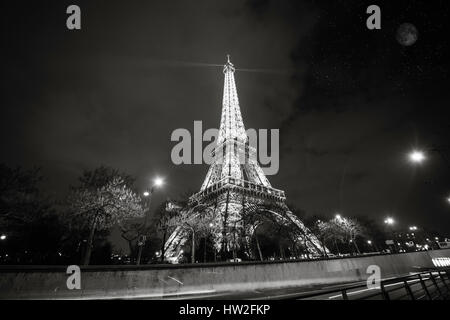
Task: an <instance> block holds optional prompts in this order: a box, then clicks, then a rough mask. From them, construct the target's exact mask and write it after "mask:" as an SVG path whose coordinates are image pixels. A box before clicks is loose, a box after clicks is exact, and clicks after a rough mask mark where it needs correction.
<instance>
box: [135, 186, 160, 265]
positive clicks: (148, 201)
mask: <svg viewBox="0 0 450 320" xmlns="http://www.w3.org/2000/svg"><path fill="white" fill-rule="evenodd" d="M163 184H164V180H163V179H162V178H160V177H156V178H155V179H154V180H153V185H152V187H151V188H150V189H149V190H145V191H144V192H143V196H144V197H145V202H146V203H145V207H146V209H147V210H146V212H145V216H144V225H143V229H144V232H145V231H146V229H147V226H148V213H149V211H150V204H151V201H152V195H153V191H154V190H155V188H159V187H161V186H162V185H163ZM146 240H147V236H146V235H145V234H140V235H139V239H138V246H139V250H138V256H137V259H136V264H137V265H140V264H141V256H142V250H143V248H144V245H145V241H146Z"/></svg>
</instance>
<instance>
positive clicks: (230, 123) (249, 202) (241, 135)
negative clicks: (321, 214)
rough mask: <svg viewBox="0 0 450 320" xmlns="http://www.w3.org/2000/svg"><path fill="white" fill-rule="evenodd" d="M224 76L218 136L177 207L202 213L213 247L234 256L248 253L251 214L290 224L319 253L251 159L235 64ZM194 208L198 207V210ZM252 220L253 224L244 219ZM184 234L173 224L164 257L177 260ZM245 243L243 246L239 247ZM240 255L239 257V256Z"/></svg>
mask: <svg viewBox="0 0 450 320" xmlns="http://www.w3.org/2000/svg"><path fill="white" fill-rule="evenodd" d="M223 73H224V75H225V82H224V89H223V102H222V117H221V121H220V129H219V136H218V138H217V141H216V146H215V148H214V150H213V152H212V157H213V162H212V164H211V166H210V168H209V170H208V173H207V174H206V178H205V180H204V182H203V184H202V186H201V188H200V191H199V192H198V193H196V194H194V195H192V196H191V197H190V199H189V205H188V206H187V207H186V208H183V209H182V210H184V211H185V212H188V213H189V215H190V217H192V216H193V215H199V216H198V217H199V218H200V219H202V216H203V217H205V219H206V217H208V218H209V219H210V220H209V221H212V223H211V222H210V227H211V230H215V233H214V234H213V236H214V246H215V250H216V251H217V252H221V253H222V259H223V256H226V257H228V258H229V257H230V254H228V255H227V253H231V252H232V254H233V258H236V257H237V256H236V249H237V248H239V249H240V250H241V252H242V250H243V251H245V252H246V255H247V257H253V258H255V257H256V256H257V255H256V254H255V253H252V252H250V251H251V250H250V249H249V248H250V246H249V242H250V241H251V237H252V235H253V234H254V232H255V230H256V228H257V227H258V222H257V218H258V217H253V218H255V219H252V217H251V215H261V214H262V212H264V213H265V215H266V216H267V215H268V216H270V217H271V218H272V221H275V223H279V224H282V225H285V226H290V227H293V226H294V228H296V229H297V230H298V231H299V233H298V234H299V237H300V238H302V239H301V240H303V243H304V246H305V247H306V248H307V250H308V252H309V253H312V254H315V255H318V254H320V248H321V244H320V242H319V241H318V239H317V238H316V237H315V236H314V235H313V234H312V233H311V232H310V231H309V230H308V229H307V228H306V227H305V226H304V225H303V223H302V222H301V221H300V220H299V219H298V218H297V217H296V216H295V215H293V214H292V212H291V211H290V210H289V208H288V207H287V206H286V204H285V200H286V197H285V194H284V191H282V190H278V189H275V188H273V187H272V186H271V184H270V182H269V180H268V179H267V177H266V176H265V174H264V172H263V170H262V168H261V167H260V166H259V164H258V162H257V158H256V149H255V147H254V146H252V145H250V144H249V138H248V136H247V133H246V131H245V127H244V122H243V121H242V115H241V110H240V107H239V99H238V95H237V90H236V83H235V80H234V73H235V68H234V65H233V64H232V63H231V61H230V56H229V55H228V61H227V63H226V64H225V65H224V67H223ZM198 208H201V209H200V210H198ZM246 221H254V222H256V223H247V224H246ZM188 239H189V230H188V229H186V228H183V227H182V226H178V227H177V228H176V230H175V231H174V232H173V233H172V235H171V236H170V237H169V239H168V241H167V242H166V244H165V259H166V260H167V261H170V262H175V263H176V262H178V259H179V258H180V256H181V254H182V253H183V251H182V247H183V246H184V245H185V244H186V242H187V240H188ZM244 247H245V248H244ZM244 258H245V257H244Z"/></svg>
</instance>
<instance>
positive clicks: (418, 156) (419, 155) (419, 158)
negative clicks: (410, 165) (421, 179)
mask: <svg viewBox="0 0 450 320" xmlns="http://www.w3.org/2000/svg"><path fill="white" fill-rule="evenodd" d="M409 160H410V161H411V162H414V163H422V162H423V161H424V160H425V154H424V153H423V152H422V151H419V150H413V151H412V152H411V153H410V154H409Z"/></svg>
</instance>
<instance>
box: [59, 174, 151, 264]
mask: <svg viewBox="0 0 450 320" xmlns="http://www.w3.org/2000/svg"><path fill="white" fill-rule="evenodd" d="M83 178H87V180H86V183H84V184H82V185H81V186H80V187H78V188H73V189H72V191H71V193H70V195H69V197H68V204H69V207H70V214H69V215H68V219H70V220H75V221H77V222H78V223H80V224H82V225H83V227H85V228H87V229H88V230H89V236H88V239H87V247H86V251H85V254H84V257H83V261H82V263H83V264H84V265H87V264H89V261H90V256H91V250H92V243H93V239H94V235H95V232H96V231H98V230H106V229H108V228H110V227H112V226H113V225H115V224H117V223H121V222H123V221H124V220H126V219H130V218H136V217H142V216H143V214H144V209H143V207H142V200H141V198H140V197H139V196H138V195H137V194H136V193H135V192H134V191H133V190H131V188H130V187H129V186H128V184H127V181H126V179H124V178H123V177H122V176H119V175H114V176H113V177H109V178H108V177H106V176H104V175H98V176H96V174H95V172H94V173H85V174H84V175H83Z"/></svg>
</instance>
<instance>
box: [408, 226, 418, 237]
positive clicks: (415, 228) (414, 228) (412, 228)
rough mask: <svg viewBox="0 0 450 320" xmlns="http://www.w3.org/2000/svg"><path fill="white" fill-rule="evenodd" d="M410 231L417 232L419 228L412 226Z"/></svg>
mask: <svg viewBox="0 0 450 320" xmlns="http://www.w3.org/2000/svg"><path fill="white" fill-rule="evenodd" d="M409 230H411V231H416V230H417V227H416V226H411V227H409ZM413 235H414V233H413Z"/></svg>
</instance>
